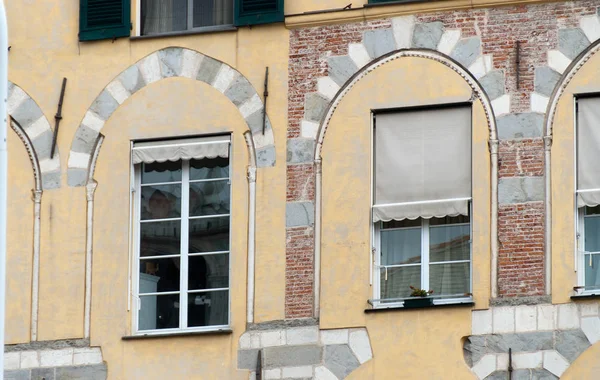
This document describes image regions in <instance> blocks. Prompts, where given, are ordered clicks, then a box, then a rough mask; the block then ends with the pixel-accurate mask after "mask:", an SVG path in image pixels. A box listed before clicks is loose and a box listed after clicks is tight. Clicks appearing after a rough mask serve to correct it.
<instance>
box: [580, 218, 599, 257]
mask: <svg viewBox="0 0 600 380" xmlns="http://www.w3.org/2000/svg"><path fill="white" fill-rule="evenodd" d="M584 225H585V250H586V251H588V252H598V251H600V216H586V217H585V221H584Z"/></svg>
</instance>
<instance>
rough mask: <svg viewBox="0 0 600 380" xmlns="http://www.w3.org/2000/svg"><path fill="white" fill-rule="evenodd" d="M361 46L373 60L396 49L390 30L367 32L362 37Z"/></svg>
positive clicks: (392, 33)
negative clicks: (362, 45) (363, 46)
mask: <svg viewBox="0 0 600 380" xmlns="http://www.w3.org/2000/svg"><path fill="white" fill-rule="evenodd" d="M363 44H364V45H365V48H366V49H367V52H368V53H369V56H370V57H371V58H373V59H375V58H378V57H381V56H382V55H385V54H387V53H389V52H391V51H394V50H395V49H396V41H395V40H394V32H393V31H392V30H391V29H379V30H369V31H367V32H365V34H364V36H363Z"/></svg>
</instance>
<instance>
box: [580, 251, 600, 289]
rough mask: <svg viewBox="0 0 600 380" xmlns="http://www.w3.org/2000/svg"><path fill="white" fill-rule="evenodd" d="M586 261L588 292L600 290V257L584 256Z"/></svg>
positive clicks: (586, 286) (586, 285)
mask: <svg viewBox="0 0 600 380" xmlns="http://www.w3.org/2000/svg"><path fill="white" fill-rule="evenodd" d="M590 256H591V258H592V260H591V262H590ZM584 260H585V262H584V263H583V265H584V266H585V288H586V290H592V289H600V255H584Z"/></svg>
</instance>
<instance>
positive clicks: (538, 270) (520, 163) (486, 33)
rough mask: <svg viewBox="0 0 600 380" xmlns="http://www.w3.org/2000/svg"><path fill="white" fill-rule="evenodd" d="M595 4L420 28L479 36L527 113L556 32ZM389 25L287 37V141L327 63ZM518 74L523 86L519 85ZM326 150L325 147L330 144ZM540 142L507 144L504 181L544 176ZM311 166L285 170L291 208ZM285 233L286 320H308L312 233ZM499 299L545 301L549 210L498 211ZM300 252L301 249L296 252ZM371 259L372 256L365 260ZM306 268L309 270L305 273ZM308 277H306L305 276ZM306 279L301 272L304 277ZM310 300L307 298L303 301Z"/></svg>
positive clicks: (460, 15) (455, 18)
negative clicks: (539, 298)
mask: <svg viewBox="0 0 600 380" xmlns="http://www.w3.org/2000/svg"><path fill="white" fill-rule="evenodd" d="M598 5H600V2H598V1H592V0H582V1H570V2H553V3H547V4H538V5H527V6H525V5H523V6H510V7H499V8H493V9H492V8H490V9H477V10H464V11H454V12H452V11H450V12H439V13H431V14H422V15H417V22H432V21H442V22H443V23H444V25H445V27H446V28H447V29H457V28H459V29H461V31H462V36H463V37H468V36H475V35H477V36H479V37H481V41H482V50H483V54H492V55H493V62H494V63H493V64H494V68H495V69H499V70H502V71H503V72H504V74H505V77H506V83H505V86H506V92H507V93H508V94H510V96H511V112H513V113H519V112H530V96H531V92H533V90H534V73H535V69H536V67H540V66H546V65H547V51H548V50H550V49H556V48H557V44H558V37H557V36H558V29H559V28H565V27H576V26H578V25H579V19H580V18H581V17H582V16H584V15H589V14H595V13H596V8H597V7H598ZM389 27H390V21H389V20H378V21H370V22H363V23H353V24H344V25H334V26H324V27H315V28H306V29H299V30H291V31H290V59H289V98H288V101H289V103H288V123H289V124H288V138H296V137H299V136H300V126H301V121H302V118H303V115H304V99H305V96H306V95H307V94H309V93H312V92H316V87H317V86H316V85H317V79H318V78H320V77H323V76H326V75H327V58H328V57H330V56H336V55H346V54H347V47H348V44H349V43H357V42H360V41H361V40H362V33H363V32H364V31H366V30H371V29H379V28H389ZM517 41H519V42H520V64H519V67H518V68H517V66H516V62H515V60H516V49H515V48H516V42H517ZM517 70H518V74H519V75H518V77H519V81H518V85H517V75H516V73H517ZM324 144H327V138H325V141H324ZM543 155H544V146H543V141H542V139H541V138H533V139H525V140H511V141H502V142H501V144H500V149H499V176H500V177H501V178H507V177H522V176H534V177H541V176H543V175H544V162H543ZM310 166H311V165H296V166H293V165H290V166H288V174H287V181H288V190H287V199H288V201H299V200H302V201H313V200H314V180H313V177H312V176H313V168H312V167H310ZM298 233H300V232H299V231H296V230H295V229H294V230H290V229H288V246H287V251H286V258H287V265H288V268H287V269H288V270H287V273H288V275H287V276H286V278H287V281H288V282H287V285H286V317H288V318H293V317H304V316H310V312H309V311H308V307H305V305H308V304H310V303H311V302H312V301H310V302H309V300H308V299H309V298H310V299H312V294H311V292H308V291H307V289H309V288H312V283H311V284H309V281H310V282H312V277H311V278H310V280H309V276H308V275H305V276H304V275H302V276H301V275H299V273H298V269H297V268H298V267H299V266H301V267H302V268H307V270H308V271H309V272H310V271H311V270H312V262H311V261H310V260H309V258H308V256H310V257H312V243H310V242H309V240H310V239H311V236H312V230H311V229H310V228H308V229H305V230H304V233H303V234H302V235H301V236H298V235H297V234H298ZM498 238H499V242H500V251H499V255H500V257H499V263H498V265H499V278H498V282H499V294H500V296H506V297H509V296H527V295H540V294H543V293H544V205H543V203H542V202H530V203H526V204H519V205H508V206H501V207H500V215H499V236H498ZM300 246H301V247H302V248H299V247H300ZM366 254H367V253H366ZM303 265H306V267H304V266H303ZM303 270H304V269H303ZM302 273H304V272H302ZM305 292H306V293H305Z"/></svg>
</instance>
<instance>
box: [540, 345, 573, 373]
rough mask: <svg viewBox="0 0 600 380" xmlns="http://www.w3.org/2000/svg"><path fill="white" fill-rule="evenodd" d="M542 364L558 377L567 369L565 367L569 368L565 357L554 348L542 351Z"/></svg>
mask: <svg viewBox="0 0 600 380" xmlns="http://www.w3.org/2000/svg"><path fill="white" fill-rule="evenodd" d="M543 365H544V369H546V370H547V371H549V372H551V373H552V374H553V375H555V376H557V377H559V378H560V377H561V376H562V374H563V373H564V372H565V371H566V370H567V368H569V362H568V361H567V359H565V358H564V357H563V356H562V355H561V354H559V353H558V352H556V351H554V350H552V351H546V352H544V364H543Z"/></svg>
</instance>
